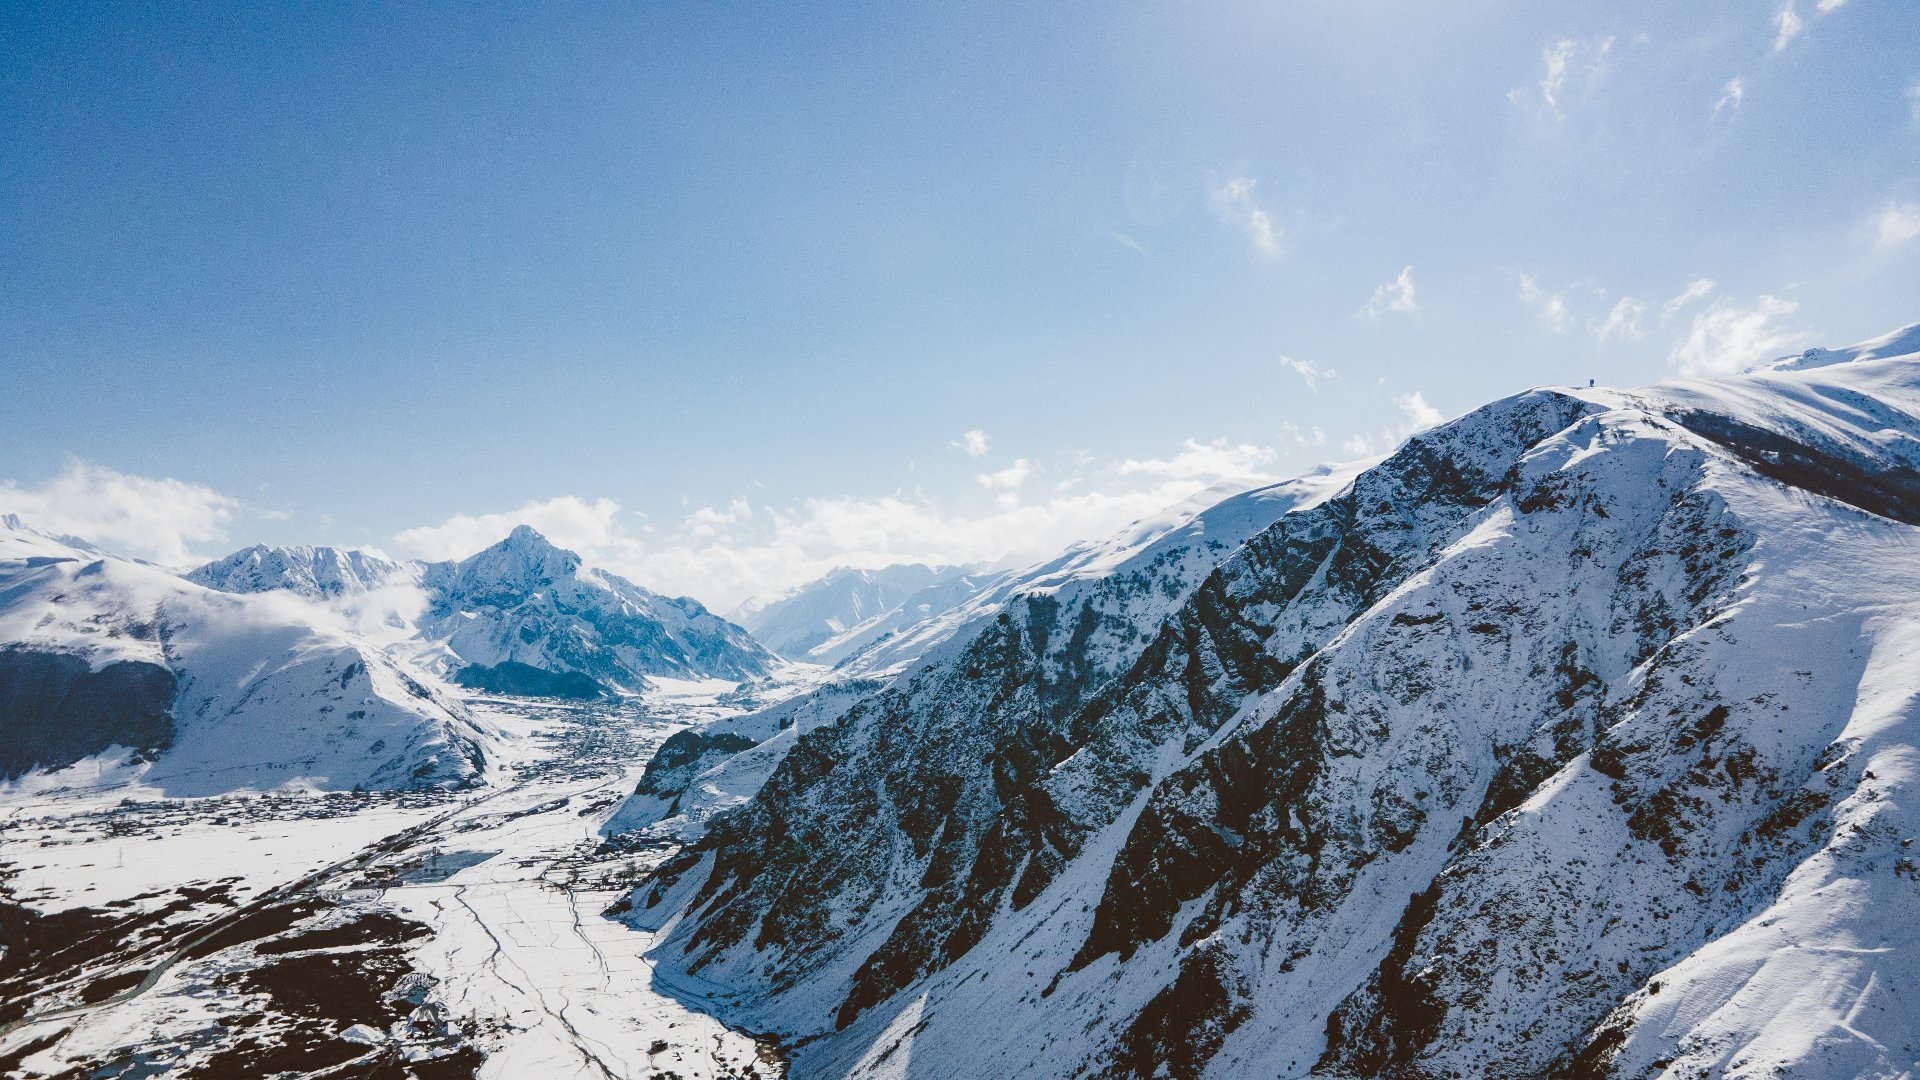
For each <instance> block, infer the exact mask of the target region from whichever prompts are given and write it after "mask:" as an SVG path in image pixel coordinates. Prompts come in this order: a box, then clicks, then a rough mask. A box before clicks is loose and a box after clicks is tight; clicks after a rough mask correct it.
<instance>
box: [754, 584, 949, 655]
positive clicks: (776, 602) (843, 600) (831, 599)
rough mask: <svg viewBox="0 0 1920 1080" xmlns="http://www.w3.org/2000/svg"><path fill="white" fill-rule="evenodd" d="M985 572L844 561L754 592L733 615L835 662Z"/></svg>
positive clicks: (791, 651)
mask: <svg viewBox="0 0 1920 1080" xmlns="http://www.w3.org/2000/svg"><path fill="white" fill-rule="evenodd" d="M984 580H985V578H984V577H983V576H982V575H980V574H978V573H974V572H971V571H969V570H968V569H967V568H966V567H962V566H940V567H934V566H923V565H921V564H919V563H905V564H901V565H897V566H888V567H884V568H882V569H878V570H856V569H853V568H852V567H844V566H843V567H840V568H838V569H835V570H833V571H831V572H829V573H828V574H827V575H826V576H824V577H822V578H819V579H817V580H815V581H810V582H808V583H806V584H804V585H801V586H798V587H796V588H794V589H791V590H788V591H787V592H786V593H783V594H781V595H780V596H778V597H775V598H773V599H771V600H767V601H759V600H750V601H748V602H747V603H745V604H742V605H741V606H740V607H738V608H736V609H735V610H734V611H733V612H731V613H730V615H731V617H732V618H733V620H734V621H735V622H738V623H739V624H740V625H741V626H744V627H746V628H747V630H748V631H749V632H751V633H752V634H753V636H754V637H755V638H757V639H759V641H760V643H761V644H763V645H765V646H766V647H767V648H769V649H772V650H773V651H774V652H776V653H779V654H780V655H781V656H784V657H786V658H787V659H789V660H798V661H802V662H804V663H810V664H828V665H832V664H837V663H839V662H840V661H842V660H844V659H846V658H847V657H849V656H851V655H853V654H854V653H856V652H859V651H860V650H861V649H862V648H864V647H866V646H867V645H869V644H872V643H873V642H874V641H876V640H878V639H879V638H882V637H884V636H886V635H887V634H890V633H893V632H896V631H898V630H901V629H904V628H905V627H908V626H912V625H914V624H916V623H919V622H924V621H925V620H927V619H929V618H931V617H933V616H935V615H938V614H941V613H942V612H945V611H948V610H950V609H951V608H953V607H954V606H955V605H957V604H959V603H961V602H963V601H965V600H966V599H967V598H968V597H970V596H972V595H973V594H975V593H976V592H978V591H979V590H980V588H981V585H982V583H983V581H984Z"/></svg>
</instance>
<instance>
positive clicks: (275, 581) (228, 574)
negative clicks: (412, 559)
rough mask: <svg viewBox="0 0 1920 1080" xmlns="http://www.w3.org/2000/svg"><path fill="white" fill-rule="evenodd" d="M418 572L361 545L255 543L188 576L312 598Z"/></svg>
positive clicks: (227, 587) (231, 588)
mask: <svg viewBox="0 0 1920 1080" xmlns="http://www.w3.org/2000/svg"><path fill="white" fill-rule="evenodd" d="M418 572H419V571H418V567H417V566H415V565H413V564H406V563H398V562H394V561H393V560H391V559H386V558H382V557H381V556H379V555H375V554H372V553H369V552H365V551H360V550H357V549H345V550H343V549H340V548H332V547H310V546H306V545H295V546H289V547H270V546H268V545H265V544H255V545H254V546H252V547H249V548H243V549H241V550H239V551H236V552H234V553H233V554H231V555H228V556H226V557H225V558H222V559H216V560H215V561H213V562H210V563H208V564H206V565H205V566H202V567H200V568H199V569H197V570H194V571H193V572H191V573H189V574H187V575H186V578H187V580H188V581H191V582H194V583H195V584H197V585H205V586H206V587H207V588H209V589H218V590H220V591H221V592H232V593H249V592H271V591H274V590H279V589H285V590H289V591H291V592H294V593H298V594H299V595H301V596H306V597H309V598H312V599H333V598H337V597H341V596H349V595H354V594H359V593H366V592H369V591H371V590H373V589H377V588H380V587H382V586H384V585H387V584H390V583H392V582H394V581H396V580H404V579H409V578H411V577H415V576H418Z"/></svg>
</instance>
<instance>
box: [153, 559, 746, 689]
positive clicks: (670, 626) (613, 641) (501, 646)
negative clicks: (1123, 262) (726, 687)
mask: <svg viewBox="0 0 1920 1080" xmlns="http://www.w3.org/2000/svg"><path fill="white" fill-rule="evenodd" d="M188 579H189V580H191V581H194V582H197V583H199V584H203V585H206V586H208V587H210V588H215V589H220V590H223V591H227V592H235V593H257V592H272V591H288V592H292V593H295V594H297V595H300V596H304V597H308V598H311V599H315V600H319V601H322V602H327V603H331V604H333V605H334V606H336V607H338V608H341V609H343V610H351V611H353V612H355V613H356V614H364V613H363V612H361V610H360V609H361V608H362V607H364V606H365V603H366V600H365V598H366V597H368V596H371V595H373V594H375V593H376V592H377V591H379V590H389V591H393V592H396V593H403V594H406V596H405V599H406V600H407V601H410V602H408V603H402V604H399V605H397V606H395V607H392V608H391V609H383V610H382V611H380V612H376V613H374V614H375V615H377V616H378V617H379V618H382V619H384V620H385V621H386V622H388V623H392V624H394V629H393V632H390V633H383V634H381V640H382V641H383V642H384V643H386V644H388V645H389V646H391V647H392V651H393V652H395V653H396V654H397V655H404V656H408V657H410V658H412V659H415V660H417V661H419V662H420V663H422V664H423V665H424V666H426V667H428V668H429V669H430V670H433V671H435V672H437V673H440V674H444V675H446V676H447V677H449V678H452V679H454V680H455V681H456V682H459V683H461V684H462V685H466V686H469V687H474V688H477V689H483V690H488V691H494V692H499V693H516V694H538V695H552V696H563V697H594V696H598V695H601V694H604V693H606V692H609V691H637V690H639V689H640V688H641V686H642V685H643V684H644V682H645V679H646V677H647V676H648V675H666V676H675V677H684V678H727V679H745V678H752V677H757V676H760V675H764V674H766V673H767V672H768V671H769V670H771V669H772V668H773V667H774V666H775V665H776V664H777V663H778V661H777V659H776V658H775V657H774V656H773V655H772V654H770V653H768V652H767V650H766V649H764V648H763V647H761V646H760V645H759V644H758V643H757V642H755V641H754V640H753V638H752V637H751V635H749V634H748V633H747V632H746V631H744V630H742V629H741V628H740V627H737V626H735V625H733V624H732V623H729V622H727V621H726V620H724V619H721V618H719V617H718V616H716V615H713V614H712V613H710V612H708V611H707V609H706V608H704V607H702V606H701V605H700V604H699V603H698V602H697V601H694V600H691V599H687V598H684V597H682V598H672V597H665V596H661V595H659V594H658V593H654V592H650V591H648V590H646V589H643V588H641V587H640V586H638V585H635V584H633V583H632V582H630V581H628V580H626V579H625V578H622V577H619V576H618V575H615V574H612V573H608V572H607V571H604V570H599V569H596V568H591V567H587V566H584V565H583V564H582V562H581V559H580V557H579V556H578V555H576V554H574V553H573V552H570V551H565V550H563V549H561V548H558V547H555V546H554V545H553V544H552V543H551V542H550V541H548V540H547V539H546V537H544V536H541V535H540V533H538V532H537V531H535V530H533V529H531V528H529V527H527V526H525V525H522V526H520V527H518V528H516V529H514V530H513V532H512V533H511V534H510V535H508V536H507V537H506V538H505V539H503V540H501V541H500V542H499V543H497V544H494V545H493V546H492V547H489V548H487V549H486V550H484V551H481V552H478V553H476V554H474V555H473V556H471V557H469V558H467V559H463V560H461V561H459V562H440V563H417V562H408V563H396V562H392V561H390V560H386V559H382V558H380V557H378V556H374V555H370V554H368V553H366V552H363V551H348V550H340V549H336V548H326V547H259V546H256V547H251V548H247V549H246V550H244V551H238V552H235V553H233V554H232V555H229V556H227V557H226V558H224V559H220V560H218V561H216V562H212V563H209V564H207V565H206V566H203V567H200V568H199V569H197V570H195V571H193V572H192V573H191V574H189V575H188ZM370 621H373V620H370Z"/></svg>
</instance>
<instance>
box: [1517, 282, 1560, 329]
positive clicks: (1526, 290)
mask: <svg viewBox="0 0 1920 1080" xmlns="http://www.w3.org/2000/svg"><path fill="white" fill-rule="evenodd" d="M1520 299H1522V300H1524V301H1526V302H1527V303H1529V304H1532V305H1533V306H1534V307H1535V308H1537V309H1539V311H1540V321H1541V322H1543V323H1546V324H1547V329H1549V330H1552V331H1553V332H1554V333H1556V334H1562V333H1565V332H1566V329H1567V301H1566V298H1565V297H1563V296H1561V295H1560V294H1559V293H1549V292H1547V291H1546V290H1545V289H1542V288H1541V287H1540V286H1539V285H1537V284H1535V283H1534V280H1533V278H1532V277H1530V276H1528V275H1526V274H1521V275H1520Z"/></svg>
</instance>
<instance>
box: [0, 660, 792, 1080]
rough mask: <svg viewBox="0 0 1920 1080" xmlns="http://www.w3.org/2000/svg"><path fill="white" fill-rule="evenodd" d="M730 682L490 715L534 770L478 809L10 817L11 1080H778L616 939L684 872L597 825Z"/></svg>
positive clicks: (507, 767)
mask: <svg viewBox="0 0 1920 1080" xmlns="http://www.w3.org/2000/svg"><path fill="white" fill-rule="evenodd" d="M726 685H727V684H707V685H700V684H667V686H665V687H664V688H663V691H662V692H661V693H660V694H658V695H656V696H652V697H650V698H649V699H648V701H647V702H646V703H645V705H644V706H635V705H618V706H608V705H567V704H559V703H550V702H535V703H529V702H525V701H514V700H509V699H480V700H476V701H474V702H472V703H471V704H472V705H473V707H474V709H475V711H476V713H478V714H479V715H481V716H482V717H483V719H484V720H485V721H487V722H488V723H490V724H492V725H494V726H497V727H499V728H501V729H502V730H503V731H504V732H505V734H506V737H505V738H504V739H502V740H501V742H502V744H503V745H506V746H508V747H511V748H514V749H513V750H512V751H511V753H512V754H513V756H512V757H511V758H509V759H508V760H505V761H502V762H499V763H498V764H497V768H496V770H495V777H494V783H493V784H491V785H490V786H488V787H486V788H483V789H481V790H479V791H477V792H471V793H463V794H457V795H456V794H419V793H414V794H385V795H381V794H343V793H336V794H313V795H288V796H267V797H259V796H247V797H232V798H219V799H200V800H164V799H142V798H140V797H139V796H138V794H137V793H136V794H135V795H134V796H133V797H132V798H129V795H128V792H127V790H126V789H125V788H114V789H98V790H93V789H89V788H88V787H87V786H86V785H85V783H84V781H85V780H86V777H85V776H84V775H82V776H79V777H78V778H76V777H75V776H74V775H73V771H70V772H69V773H68V774H64V775H63V776H62V777H61V780H62V781H63V782H65V783H66V785H67V786H66V787H65V788H64V789H57V790H39V791H15V792H13V793H10V794H7V795H5V796H0V797H4V799H5V801H4V803H0V901H4V903H0V948H3V949H4V950H6V951H5V952H4V953H0V1001H3V1002H4V1004H0V1074H4V1075H9V1076H12V1075H26V1076H66V1075H76V1076H98V1077H135V1076H153V1075H166V1074H174V1075H194V1076H259V1075H267V1074H272V1073H277V1072H287V1073H293V1074H302V1075H328V1076H361V1075H380V1076H409V1075H411V1076H420V1077H443V1076H444V1077H452V1076H467V1075H478V1076H481V1077H529V1076H539V1077H543V1078H547V1077H551V1078H570V1077H581V1078H591V1080H602V1078H623V1080H624V1078H627V1077H639V1078H652V1077H661V1076H678V1077H681V1078H684V1080H697V1078H722V1077H769V1076H777V1075H780V1073H781V1072H782V1067H781V1064H780V1062H779V1060H778V1058H777V1056H776V1055H775V1054H774V1053H773V1051H772V1050H771V1047H770V1046H769V1045H767V1044H764V1043H762V1042H759V1041H756V1040H755V1039H754V1038H752V1037H750V1036H748V1035H745V1034H742V1033H738V1032H734V1031H731V1030H729V1029H727V1028H726V1027H724V1026H722V1025H721V1024H720V1023H718V1022H717V1021H715V1020H713V1019H712V1018H710V1017H708V1016H706V1015H704V1014H702V1013H699V1012H696V1011H692V1010H691V1009H689V1008H688V1007H687V1006H686V1005H684V1004H681V1003H680V1002H679V1001H676V1000H675V999H673V998H670V997H667V996H664V995H662V994H660V993H657V992H655V990H654V989H653V988H652V975H653V973H652V970H651V966H650V965H649V964H648V962H647V961H646V960H645V959H644V953H645V952H646V951H647V950H648V949H649V948H650V947H651V946H652V944H653V939H652V937H651V936H650V935H647V934H644V933H640V932H636V931H633V930H630V929H628V928H626V927H624V926H622V925H621V924H619V923H616V922H613V921H611V920H609V919H606V918H604V917H602V915H601V912H602V911H603V910H605V908H606V907H607V906H608V905H609V904H611V903H612V902H613V901H614V900H615V899H616V898H617V897H619V896H620V895H622V893H623V892H624V890H625V887H626V886H627V885H628V883H630V882H631V881H632V880H634V879H635V878H636V877H637V876H638V875H639V874H641V873H643V872H644V871H645V870H646V868H648V867H650V866H651V865H653V864H655V863H656V862H658V861H659V860H660V859H662V858H664V857H666V856H667V855H668V854H670V853H671V852H670V851H666V850H660V849H653V850H638V851H622V850H616V849H610V848H608V847H607V846H605V845H603V844H602V843H601V842H600V837H599V835H598V826H599V824H600V822H601V821H602V820H604V819H605V818H606V816H607V815H608V814H609V813H611V812H612V809H613V806H614V805H615V804H616V803H617V802H618V800H619V799H620V798H621V797H622V796H624V795H625V794H626V793H627V792H628V791H631V790H632V788H633V784H634V782H635V781H636V780H637V778H638V775H639V772H640V770H641V768H642V767H643V766H644V764H645V762H646V760H647V757H648V756H649V754H650V753H651V751H652V749H653V747H654V746H656V745H658V743H659V742H660V741H661V740H662V739H664V738H665V737H666V736H667V735H669V734H671V733H672V732H674V731H676V730H678V729H679V728H680V727H682V726H684V725H685V724H686V723H687V722H689V721H691V720H693V719H696V718H700V717H702V716H706V715H712V712H713V709H714V708H716V706H714V705H713V703H712V698H713V696H714V694H715V692H716V691H717V690H720V689H724V688H726ZM76 779H77V780H78V781H81V782H78V783H76V782H75V781H76ZM476 1070H477V1071H476Z"/></svg>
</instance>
